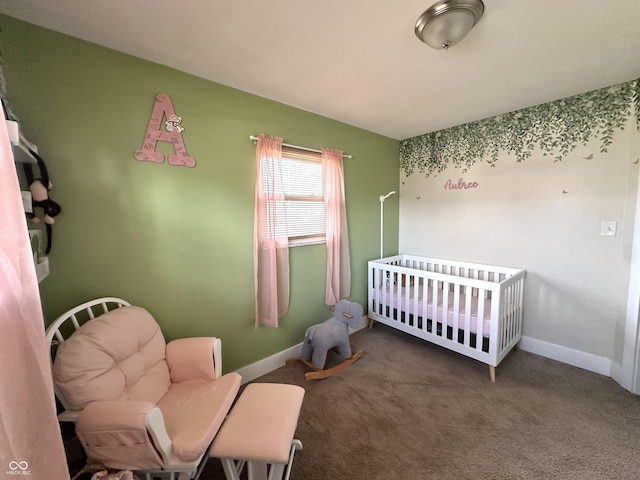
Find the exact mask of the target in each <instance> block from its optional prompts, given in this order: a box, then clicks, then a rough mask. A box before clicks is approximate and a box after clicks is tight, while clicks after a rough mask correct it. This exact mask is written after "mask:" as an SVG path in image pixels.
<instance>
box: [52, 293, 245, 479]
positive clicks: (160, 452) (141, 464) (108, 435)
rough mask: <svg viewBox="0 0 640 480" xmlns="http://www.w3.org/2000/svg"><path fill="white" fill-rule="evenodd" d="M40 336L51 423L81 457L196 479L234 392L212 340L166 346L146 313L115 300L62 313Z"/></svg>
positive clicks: (233, 378)
mask: <svg viewBox="0 0 640 480" xmlns="http://www.w3.org/2000/svg"><path fill="white" fill-rule="evenodd" d="M84 320H87V321H84ZM83 322H84V323H83ZM70 331H71V334H70V333H69V332H70ZM63 332H66V333H67V336H66V338H65V334H64V333H63ZM46 335H47V339H48V340H49V341H50V342H51V344H52V346H53V347H55V346H57V348H52V358H53V366H52V369H53V379H54V386H55V387H54V388H55V392H56V396H57V398H58V399H59V401H60V403H61V404H62V406H63V407H64V409H65V411H63V412H62V413H61V414H60V415H59V419H60V420H61V421H74V422H76V433H77V435H78V438H79V439H80V442H81V443H82V445H83V447H84V449H85V451H86V454H87V457H88V458H89V460H90V461H95V462H98V463H101V464H102V465H104V466H105V467H108V468H112V469H118V470H125V469H126V470H133V471H135V472H136V473H137V474H138V475H139V476H142V477H146V478H147V479H151V478H154V477H167V478H170V479H171V480H173V479H176V478H177V479H178V480H187V479H193V478H197V477H198V476H199V475H200V472H201V470H202V467H203V466H204V463H206V460H207V451H208V447H209V445H210V444H211V442H212V441H213V438H214V437H215V435H216V433H217V432H218V429H219V428H220V426H221V424H222V422H223V421H224V418H225V416H226V415H227V412H228V411H229V409H230V408H231V405H232V403H233V401H234V399H235V397H236V394H237V393H238V390H239V388H240V380H241V378H240V375H238V374H237V373H228V374H226V375H222V357H221V342H220V339H218V338H209V337H207V338H205V337H200V338H184V339H178V340H173V341H171V342H169V343H168V344H165V339H164V336H163V335H162V332H161V331H160V328H159V326H158V324H157V323H156V321H155V320H154V318H153V317H152V316H151V314H150V313H149V312H148V311H147V310H145V309H143V308H140V307H135V306H131V305H130V304H129V303H128V302H126V301H124V300H122V299H118V298H100V299H97V300H93V301H91V302H87V303H84V304H82V305H80V306H78V307H76V308H74V309H72V310H70V311H69V312H67V313H65V314H64V315H62V316H60V317H59V318H58V319H57V320H56V321H54V322H53V323H52V324H51V326H50V327H49V328H48V329H47V332H46Z"/></svg>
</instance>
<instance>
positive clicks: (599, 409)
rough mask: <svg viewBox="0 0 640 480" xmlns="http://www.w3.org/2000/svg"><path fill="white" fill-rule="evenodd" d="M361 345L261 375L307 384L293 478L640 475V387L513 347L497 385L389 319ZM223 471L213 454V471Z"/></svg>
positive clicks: (356, 339)
mask: <svg viewBox="0 0 640 480" xmlns="http://www.w3.org/2000/svg"><path fill="white" fill-rule="evenodd" d="M351 345H352V349H353V350H354V351H356V350H364V352H365V355H364V357H363V358H362V359H360V360H359V361H358V362H356V363H355V364H354V365H353V366H351V367H349V368H348V369H347V370H345V371H344V372H342V373H340V374H339V375H337V376H334V377H332V378H329V379H327V380H319V381H309V382H307V381H305V379H304V373H305V372H306V371H308V370H307V368H306V367H304V366H302V365H300V366H288V367H282V368H280V369H278V370H276V371H274V372H271V373H269V374H268V375H265V376H264V377H261V378H260V379H258V380H256V381H260V382H279V383H292V384H297V385H301V386H303V387H304V388H305V389H306V395H305V399H304V403H303V408H302V412H301V415H300V421H299V425H298V430H297V434H296V437H297V438H299V439H300V440H301V441H302V443H303V445H304V449H303V450H301V451H299V452H297V453H296V459H295V462H294V466H293V473H292V479H295V480H303V479H304V480H307V479H312V480H315V479H367V480H372V479H385V480H388V479H407V480H410V479H456V480H464V479H474V480H477V479H534V478H535V479H580V480H585V479H586V480H590V479H640V397H638V396H635V395H632V394H631V393H629V392H627V391H626V390H624V389H622V388H621V387H620V386H619V385H618V384H616V383H615V382H614V381H613V380H611V379H609V378H607V377H603V376H600V375H597V374H594V373H590V372H587V371H585V370H581V369H578V368H575V367H571V366H568V365H565V364H562V363H559V362H555V361H553V360H549V359H545V358H543V357H539V356H536V355H533V354H530V353H527V352H523V351H513V352H511V353H510V354H509V355H508V356H507V358H506V359H505V360H504V361H503V362H502V363H501V365H500V366H499V367H498V369H497V379H496V383H495V384H492V383H491V382H490V380H489V368H488V367H487V366H486V365H483V364H481V363H479V362H476V361H475V360H471V359H468V358H466V357H463V356H461V355H458V354H455V353H452V352H449V351H447V350H444V349H442V348H440V347H437V346H435V345H432V344H429V343H427V342H424V341H422V340H419V339H416V338H413V337H411V336H409V335H406V334H404V333H401V332H398V331H395V330H393V329H391V328H388V327H386V326H384V325H381V324H376V325H375V327H374V328H373V329H372V330H369V329H365V330H361V331H359V332H357V333H355V334H353V335H352V336H351ZM337 360H339V359H338V358H337V356H334V357H331V359H330V361H331V362H333V363H335V362H336V361H337ZM223 478H224V474H223V473H222V468H221V466H220V462H219V461H218V460H217V459H211V460H210V461H209V462H208V464H207V466H206V467H205V471H204V472H203V474H202V477H201V479H202V480H211V479H223Z"/></svg>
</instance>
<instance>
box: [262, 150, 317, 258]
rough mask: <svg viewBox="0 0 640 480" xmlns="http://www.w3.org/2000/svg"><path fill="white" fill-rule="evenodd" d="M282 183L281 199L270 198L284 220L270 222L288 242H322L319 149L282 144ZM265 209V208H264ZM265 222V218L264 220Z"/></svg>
mask: <svg viewBox="0 0 640 480" xmlns="http://www.w3.org/2000/svg"><path fill="white" fill-rule="evenodd" d="M282 184H283V185H282V187H283V191H284V201H282V200H272V201H273V202H275V207H276V210H277V213H278V216H280V214H282V213H285V214H286V224H285V223H284V222H282V223H278V224H277V225H270V227H271V228H273V229H274V231H275V232H276V233H277V234H279V235H282V236H284V235H285V234H286V236H287V237H288V238H289V245H290V246H299V245H312V244H318V243H324V242H325V206H324V187H323V173H322V157H321V155H320V154H319V153H313V152H307V151H304V150H299V149H294V148H290V147H283V149H282ZM267 210H268V209H267ZM264 224H265V225H267V222H265V223H264Z"/></svg>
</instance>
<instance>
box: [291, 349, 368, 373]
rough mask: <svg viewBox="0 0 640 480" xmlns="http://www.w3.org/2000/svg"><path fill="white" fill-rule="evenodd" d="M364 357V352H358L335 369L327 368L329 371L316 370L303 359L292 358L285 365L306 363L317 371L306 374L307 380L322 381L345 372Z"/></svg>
mask: <svg viewBox="0 0 640 480" xmlns="http://www.w3.org/2000/svg"><path fill="white" fill-rule="evenodd" d="M363 355H364V352H363V351H362V350H358V351H357V352H356V353H354V354H353V355H351V356H350V357H349V358H347V359H346V360H345V361H344V362H342V363H341V364H340V365H336V366H335V367H331V368H327V369H320V368H316V367H314V366H313V363H311V362H310V361H308V360H304V359H302V358H290V359H288V360H287V361H286V362H285V364H286V365H296V364H298V363H304V364H305V365H306V366H307V367H309V368H312V369H313V370H315V371H313V372H307V373H305V374H304V378H305V379H306V380H321V379H323V378H329V377H332V376H333V375H335V374H336V373H340V372H341V371H343V370H345V369H346V368H347V367H349V366H351V365H353V364H354V363H356V361H358V359H360V357H362V356H363Z"/></svg>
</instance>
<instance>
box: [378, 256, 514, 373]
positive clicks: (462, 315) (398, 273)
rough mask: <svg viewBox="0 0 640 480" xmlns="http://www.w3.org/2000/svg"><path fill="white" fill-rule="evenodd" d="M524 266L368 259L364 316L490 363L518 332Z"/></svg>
mask: <svg viewBox="0 0 640 480" xmlns="http://www.w3.org/2000/svg"><path fill="white" fill-rule="evenodd" d="M524 278H525V271H524V270H519V269H515V268H506V267H497V266H492V265H482V264H477V263H468V262H459V261H452V260H443V259H439V258H427V257H419V256H415V255H396V256H393V257H387V258H382V259H378V260H371V261H370V262H369V267H368V292H369V302H368V307H369V308H368V310H369V312H368V316H369V318H370V320H371V323H370V326H372V325H373V321H374V320H375V321H378V322H380V323H384V324H385V325H389V326H390V327H393V328H396V329H398V330H401V331H403V332H406V333H408V334H410V335H414V336H416V337H419V338H422V339H423V340H427V341H429V342H432V343H435V344H437V345H440V346H442V347H445V348H447V349H449V350H453V351H454V352H458V353H461V354H462V355H466V356H468V357H471V358H474V359H476V360H478V361H480V362H483V363H486V364H488V365H489V374H490V377H491V381H492V382H495V373H496V371H495V368H496V367H497V366H498V364H499V363H500V362H501V361H502V359H503V358H504V357H505V356H506V355H507V353H509V351H510V350H511V349H512V348H513V347H514V346H515V345H516V344H517V343H518V341H519V340H520V338H521V337H522V311H523V297H524Z"/></svg>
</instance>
